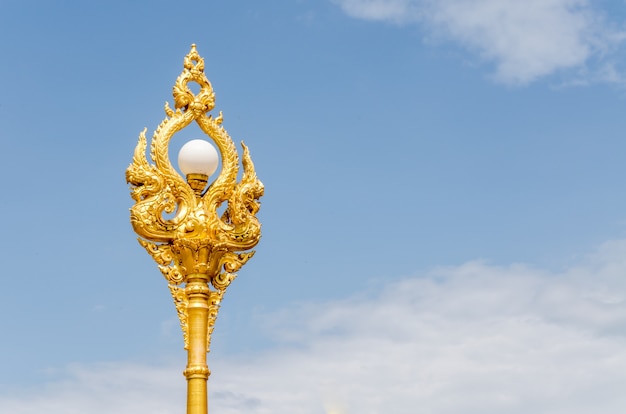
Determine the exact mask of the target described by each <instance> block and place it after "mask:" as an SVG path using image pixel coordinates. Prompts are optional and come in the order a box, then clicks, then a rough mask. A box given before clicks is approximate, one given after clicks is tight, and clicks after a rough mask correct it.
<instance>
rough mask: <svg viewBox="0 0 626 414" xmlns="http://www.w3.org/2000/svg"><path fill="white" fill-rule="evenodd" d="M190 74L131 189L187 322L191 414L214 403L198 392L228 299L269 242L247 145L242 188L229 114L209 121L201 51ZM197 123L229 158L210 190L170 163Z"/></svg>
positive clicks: (141, 224) (188, 67)
mask: <svg viewBox="0 0 626 414" xmlns="http://www.w3.org/2000/svg"><path fill="white" fill-rule="evenodd" d="M183 66H184V69H183V72H182V73H181V75H180V76H179V77H178V79H177V80H176V83H175V84H174V88H173V97H174V109H172V108H171V107H170V106H169V104H168V103H166V104H165V113H166V115H167V116H166V118H165V119H164V120H163V122H161V124H160V125H159V127H158V128H157V129H156V131H155V132H154V135H153V137H152V141H151V143H150V161H152V163H150V162H149V160H148V157H147V154H146V152H147V148H148V143H147V140H146V130H145V129H144V131H143V132H142V133H141V134H140V135H139V141H138V143H137V146H136V148H135V153H134V156H133V162H132V163H131V164H130V166H129V167H128V169H127V170H126V181H127V182H128V183H129V184H130V187H131V197H132V198H133V200H135V204H134V205H133V207H132V208H131V209H130V221H131V224H132V226H133V229H134V230H135V232H136V233H137V234H138V235H139V239H138V240H139V243H140V244H141V245H142V246H143V247H144V248H145V249H146V251H147V252H148V253H149V254H150V255H151V256H152V258H153V259H154V261H155V262H156V263H157V265H158V267H159V269H160V271H161V273H162V274H163V276H164V277H165V279H166V280H167V282H168V286H169V288H170V291H171V293H172V297H173V298H174V303H175V305H176V310H177V313H178V315H179V319H180V323H181V327H182V330H183V338H184V342H185V349H187V350H188V354H189V362H188V366H187V369H186V370H185V375H186V376H187V379H188V382H189V386H188V399H189V398H191V397H192V394H193V398H194V401H196V402H193V403H189V401H188V410H189V409H190V408H189V407H190V405H189V404H191V406H198V407H199V406H200V405H202V398H204V399H205V400H206V395H204V396H197V395H196V394H198V393H200V394H201V392H200V391H198V390H201V388H202V387H201V385H199V384H198V383H197V380H202V378H204V381H205V385H204V388H206V377H208V372H209V371H208V367H206V353H207V352H208V346H209V344H210V339H211V332H212V331H213V326H214V324H215V319H216V317H217V312H218V309H219V304H220V302H221V300H222V297H223V294H224V292H225V290H226V288H227V287H228V285H229V284H230V283H231V282H232V280H233V279H234V278H235V276H236V275H235V272H237V271H238V270H239V269H240V268H241V267H242V266H243V265H244V264H245V263H246V262H247V261H248V260H249V259H250V258H251V257H252V256H253V254H254V251H250V249H252V248H254V246H256V245H257V243H258V242H259V239H260V237H261V224H260V223H259V221H258V219H257V217H256V213H257V212H258V210H259V207H260V204H259V201H258V200H259V198H260V197H261V196H262V195H263V184H262V183H261V181H259V180H258V179H257V177H256V173H255V170H254V164H253V163H252V159H251V158H250V153H249V151H248V148H247V147H246V145H245V144H244V143H243V142H242V143H241V146H242V149H243V152H242V160H241V163H242V165H243V174H242V176H241V180H240V181H239V182H237V175H238V173H239V155H238V153H237V148H236V146H235V144H234V143H233V141H232V139H231V138H230V136H229V135H228V133H227V132H226V130H225V129H224V128H223V127H222V125H221V124H222V120H223V117H222V113H221V112H220V113H219V115H218V116H217V117H213V116H212V115H209V114H208V113H209V112H210V111H212V110H213V109H214V107H215V95H214V92H213V88H212V86H211V84H210V82H209V81H208V79H207V78H206V76H205V74H204V60H203V59H202V58H201V57H200V55H198V52H197V51H196V47H195V45H192V47H191V51H190V52H189V54H188V55H187V56H186V57H185V59H184V63H183ZM190 82H191V83H195V84H197V85H199V86H200V90H199V92H198V93H196V94H194V93H193V92H192V90H191V89H190V88H189V86H188V85H189V83H190ZM193 122H195V123H196V124H197V125H198V126H199V127H200V129H201V130H202V131H203V132H204V133H205V134H206V135H207V136H208V137H209V138H210V140H212V141H213V142H214V143H215V145H216V147H217V149H218V151H219V153H220V156H221V170H220V172H219V175H218V176H217V178H216V179H215V180H214V181H213V182H212V183H210V184H209V187H208V189H206V190H204V189H203V188H201V185H202V184H201V183H199V181H201V179H200V180H199V179H198V177H195V176H192V177H187V178H189V182H188V181H187V180H185V178H183V177H182V176H181V175H180V174H179V173H178V172H177V171H176V169H174V167H173V166H172V164H171V162H170V159H169V153H168V148H169V142H170V140H171V139H172V137H173V136H174V135H175V134H176V133H177V132H179V131H181V130H182V129H183V128H185V127H187V126H189V125H190V124H192V123H193ZM200 178H202V177H200ZM224 207H225V209H224ZM220 209H221V210H222V211H223V213H222V214H220V213H219V210H220ZM198 338H204V339H202V340H201V341H200V340H199V339H198ZM198 341H200V342H202V344H200V343H199V342H198ZM201 354H204V358H202V357H200V355H201ZM205 374H206V375H205ZM199 377H201V378H199ZM196 397H197V398H196ZM205 405H206V403H205ZM193 410H195V411H193V412H194V413H195V412H206V411H203V410H202V409H201V407H200V408H194V409H193ZM188 412H192V411H188Z"/></svg>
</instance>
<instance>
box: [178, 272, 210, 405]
mask: <svg viewBox="0 0 626 414" xmlns="http://www.w3.org/2000/svg"><path fill="white" fill-rule="evenodd" d="M208 279H209V278H208V276H207V275H204V274H192V275H189V276H188V277H187V284H186V286H185V293H186V294H187V297H188V298H189V305H188V307H187V312H188V318H189V319H188V323H189V325H188V326H189V348H188V350H187V368H186V369H185V371H184V375H185V377H187V414H208V398H207V380H208V379H209V375H210V371H209V367H208V366H207V363H206V357H207V333H208V321H209V297H210V290H209V286H208Z"/></svg>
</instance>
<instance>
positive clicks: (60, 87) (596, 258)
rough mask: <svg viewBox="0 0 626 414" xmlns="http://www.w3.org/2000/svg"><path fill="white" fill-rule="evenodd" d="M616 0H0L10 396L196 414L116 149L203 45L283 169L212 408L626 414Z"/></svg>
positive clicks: (232, 114) (233, 304)
mask: <svg viewBox="0 0 626 414" xmlns="http://www.w3.org/2000/svg"><path fill="white" fill-rule="evenodd" d="M625 6H626V3H625V2H624V1H622V0H611V1H609V0H600V1H594V2H591V1H585V0H549V1H548V0H527V1H524V2H518V1H515V0H475V1H462V0H439V1H432V0H329V1H323V0H318V1H307V0H300V1H280V0H276V1H269V2H253V1H229V2H210V1H204V2H199V1H189V2H186V3H184V4H183V3H181V4H180V5H176V4H175V3H172V2H163V1H152V2H145V1H129V2H118V1H109V2H98V3H96V2H78V1H56V2H52V1H50V2H45V1H39V2H36V1H27V0H20V1H10V0H4V1H2V3H0V52H1V56H2V57H1V58H0V153H1V154H2V155H3V162H2V163H1V164H0V173H2V176H3V177H4V186H3V190H4V191H3V197H2V198H1V199H0V212H1V213H2V215H3V217H4V218H5V224H4V226H3V235H4V237H3V238H2V240H1V241H0V245H1V246H2V250H3V251H4V257H5V261H4V266H3V271H2V273H1V274H2V281H3V289H2V290H0V312H1V313H0V315H2V316H0V328H1V329H2V332H3V334H2V341H0V351H1V352H0V367H2V368H1V369H0V412H13V413H20V414H30V413H35V412H42V411H44V412H47V413H51V414H57V413H74V412H86V411H89V412H91V413H95V414H99V413H105V412H113V411H114V412H117V413H120V414H125V413H131V412H136V411H137V409H138V407H141V409H142V410H143V411H148V412H152V413H166V412H167V413H170V412H180V411H181V410H183V407H184V398H185V383H184V378H183V377H182V375H180V372H181V371H182V369H183V368H184V365H185V354H184V351H183V349H182V336H181V333H180V330H179V327H178V321H177V317H176V313H175V310H174V306H173V304H172V300H171V298H170V297H169V291H168V289H167V286H166V283H165V281H164V280H163V278H162V276H161V275H160V272H159V271H158V269H157V268H156V265H155V264H154V263H153V262H152V259H151V258H150V257H148V255H147V254H146V253H145V251H143V249H142V248H141V247H140V246H139V245H138V244H137V242H136V240H135V235H134V233H133V231H132V229H131V227H130V224H129V220H128V208H129V207H130V206H131V204H132V200H131V198H130V196H129V192H128V187H127V186H126V184H125V182H124V171H125V169H126V167H127V166H128V164H129V163H130V161H131V157H132V151H133V149H134V146H135V144H136V140H137V136H138V134H139V132H140V131H141V130H142V129H143V128H144V127H147V128H148V130H149V131H150V132H149V133H151V131H153V130H154V128H156V126H157V125H158V124H159V123H160V122H161V120H162V119H163V118H164V116H165V114H164V112H163V104H164V102H165V101H169V102H171V101H172V97H171V87H172V85H173V83H174V81H175V79H176V77H177V76H178V74H179V73H180V71H181V70H182V59H183V57H184V56H185V55H186V54H187V53H188V51H189V48H190V45H191V44H192V43H195V44H197V47H198V51H199V53H200V54H201V55H202V56H203V57H204V58H205V62H206V74H207V76H208V78H209V80H210V81H211V82H212V84H213V87H214V89H215V92H216V110H218V111H219V110H221V111H223V113H224V126H225V127H226V129H227V130H228V131H229V133H230V135H231V136H232V138H233V139H234V140H235V141H237V142H238V141H241V140H245V141H246V144H247V145H248V146H249V147H250V150H251V153H252V157H253V160H254V161H255V165H256V168H257V174H258V175H259V178H260V179H261V180H262V181H263V183H264V184H265V188H266V193H265V196H264V197H263V199H262V202H263V204H262V208H261V212H260V213H259V215H260V218H261V220H262V223H263V239H262V241H261V243H260V244H259V246H258V249H257V254H256V256H255V257H254V258H253V259H252V260H251V261H250V262H249V263H248V264H247V265H246V266H245V267H244V268H243V269H242V270H241V271H240V272H239V277H238V279H237V280H236V281H235V282H234V283H233V285H232V286H231V287H230V288H229V291H228V293H227V295H226V298H225V300H224V303H223V306H222V309H221V311H220V315H219V317H218V322H217V325H216V329H215V333H214V337H213V341H212V350H211V353H210V355H209V367H210V368H211V370H212V375H211V378H210V380H209V389H210V403H209V404H210V409H211V410H212V411H215V412H221V413H231V412H233V413H234V412H241V411H245V412H250V413H266V412H273V413H296V414H297V413H303V414H309V413H310V414H315V413H320V414H321V413H327V414H347V413H366V414H367V413H380V412H393V413H398V414H402V413H415V412H416V408H415V407H418V406H419V407H420V409H421V410H422V411H420V412H421V413H437V414H441V413H463V414H473V413H481V414H490V413H528V412H534V413H555V412H568V413H570V414H578V413H589V412H602V413H622V412H623V407H624V405H625V404H626V400H625V398H624V397H623V389H624V385H625V384H626V374H624V372H626V369H625V368H626V330H625V329H624V327H625V326H626V282H625V281H626V279H625V278H624V276H625V275H626V260H625V259H624V258H626V228H625V225H626V195H625V194H626V192H624V191H623V188H624V185H623V183H624V176H625V172H626V171H625V170H626V167H625V165H626V164H625V163H624V155H623V154H626V140H625V139H624V137H625V135H624V131H625V130H626V116H624V114H625V113H626V112H625V111H626V108H625V107H626V93H625V91H626V88H625V86H626V75H625V74H626V63H625V62H626V61H625V57H626V46H625V42H626V28H625V21H626V16H625V15H626V13H625V10H626V9H625ZM194 133H195V132H194V131H190V132H188V133H186V134H182V135H181V136H180V137H178V136H177V138H176V140H175V141H174V142H173V144H172V145H173V149H172V151H174V150H175V148H178V147H180V146H181V145H182V144H183V143H184V142H185V140H186V139H192V138H196V137H197V136H196V135H194ZM172 158H173V157H172Z"/></svg>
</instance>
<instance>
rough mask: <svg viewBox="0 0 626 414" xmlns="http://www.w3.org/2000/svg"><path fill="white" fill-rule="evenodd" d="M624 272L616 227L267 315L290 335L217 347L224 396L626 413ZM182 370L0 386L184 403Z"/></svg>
mask: <svg viewBox="0 0 626 414" xmlns="http://www.w3.org/2000/svg"><path fill="white" fill-rule="evenodd" d="M625 276H626V241H615V242H610V243H607V244H605V245H604V246H602V247H601V248H600V249H599V250H598V251H597V252H596V253H594V254H593V255H590V256H589V257H587V258H586V259H584V260H583V261H582V262H580V263H577V264H575V265H572V266H571V267H570V268H569V269H565V270H563V271H562V272H551V271H547V270H542V269H536V268H533V267H530V266H526V265H520V264H513V265H509V266H493V265H489V264H486V263H483V262H480V261H475V262H469V263H465V264H463V265H460V266H450V267H441V268H437V269H433V270H432V271H430V272H427V273H426V274H420V275H417V276H416V277H412V278H407V279H404V280H399V281H394V282H386V281H384V280H381V281H380V285H378V286H376V288H375V289H373V290H372V291H371V292H361V293H360V294H358V295H356V296H354V297H352V298H347V299H345V300H341V301H332V302H327V303H309V304H303V305H300V306H298V307H297V308H295V309H294V308H291V309H286V310H285V311H284V312H278V313H274V314H272V315H266V318H265V320H266V321H267V324H268V326H267V327H268V329H270V331H271V333H272V335H273V336H274V337H275V338H277V340H278V342H279V343H278V345H277V346H276V347H275V348H273V349H270V350H269V351H264V352H263V353H262V354H248V355H245V356H237V357H232V358H231V357H229V358H228V359H224V358H222V359H220V360H217V359H215V358H213V359H212V361H211V369H212V372H213V374H212V376H211V380H210V387H209V389H210V405H211V410H212V411H214V412H220V413H222V414H231V413H233V414H234V413H240V412H247V413H263V414H264V413H273V414H281V413H285V414H287V413H289V414H316V413H342V414H347V413H359V414H370V413H382V412H389V413H394V414H408V413H411V414H414V413H415V412H419V413H424V414H429V413H437V414H453V413H454V414H478V413H480V414H501V413H507V414H527V413H530V412H532V413H534V414H554V413H561V412H562V413H568V414H588V413H590V412H599V413H603V414H618V413H620V414H621V413H622V412H623V408H624V406H626V396H625V395H624V392H623V389H624V386H625V385H626V277H625ZM180 371H181V367H174V368H171V367H141V366H133V365H126V364H121V363H120V364H115V365H93V366H77V367H71V368H70V369H68V372H67V376H66V379H65V380H63V381H60V382H55V383H50V384H48V385H47V386H45V387H42V388H41V389H37V390H32V389H29V390H23V392H22V391H19V392H17V393H13V394H12V395H2V396H0V412H10V413H17V414H31V413H32V414H34V413H40V412H46V413H47V414H60V413H63V414H67V413H70V414H71V413H79V412H81V413H82V412H90V413H92V414H100V413H102V414H104V413H110V412H116V413H118V414H127V413H128V414H130V413H135V412H137V411H142V412H150V413H165V412H180V410H182V409H183V407H184V379H183V378H182V377H181V376H180ZM139 407H141V409H139Z"/></svg>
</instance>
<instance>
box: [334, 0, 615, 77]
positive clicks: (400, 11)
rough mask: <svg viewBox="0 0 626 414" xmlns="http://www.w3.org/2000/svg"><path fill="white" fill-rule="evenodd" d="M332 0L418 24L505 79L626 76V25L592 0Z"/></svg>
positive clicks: (352, 10) (361, 14)
mask: <svg viewBox="0 0 626 414" xmlns="http://www.w3.org/2000/svg"><path fill="white" fill-rule="evenodd" d="M333 1H334V2H335V3H337V4H338V5H339V6H340V7H341V8H342V9H343V10H344V11H345V12H346V13H347V14H348V15H350V16H352V17H355V18H359V19H366V20H379V21H387V22H393V23H398V24H410V23H417V24H420V25H422V26H423V27H424V28H425V30H426V31H427V32H428V33H429V36H430V37H434V38H438V39H443V40H445V39H447V40H450V41H452V42H455V43H458V44H460V45H461V46H463V47H465V48H467V49H469V50H470V51H472V52H474V53H476V54H477V55H478V56H480V58H482V59H484V60H485V61H488V62H491V63H493V64H494V65H495V73H494V77H495V79H496V80H497V81H500V82H503V83H507V84H518V85H519V84H528V83H530V82H533V81H535V80H537V79H539V78H541V77H545V76H548V75H551V74H554V73H559V72H560V73H567V74H568V76H569V78H570V81H572V82H574V81H576V82H578V83H580V82H587V81H605V82H618V83H623V76H622V75H620V74H619V71H617V70H616V67H615V59H614V52H615V51H616V50H617V49H618V48H620V47H622V45H623V43H624V41H625V40H626V32H625V31H624V30H623V29H622V28H619V27H616V26H615V25H612V24H611V23H610V22H609V21H608V19H607V18H606V15H605V14H604V13H602V11H601V10H597V9H595V8H594V7H593V6H592V4H593V3H591V2H589V1H587V0H525V1H519V0H474V1H467V0H333ZM621 24H622V25H623V22H621Z"/></svg>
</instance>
